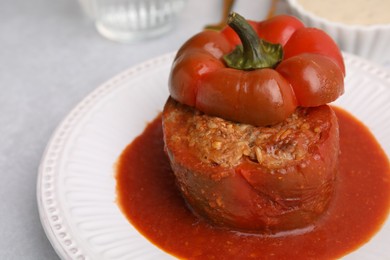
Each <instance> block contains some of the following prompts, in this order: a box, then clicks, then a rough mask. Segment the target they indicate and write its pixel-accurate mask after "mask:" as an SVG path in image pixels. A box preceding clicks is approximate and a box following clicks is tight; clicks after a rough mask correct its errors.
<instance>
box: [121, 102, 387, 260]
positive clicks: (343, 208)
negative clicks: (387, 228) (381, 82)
mask: <svg viewBox="0 0 390 260" xmlns="http://www.w3.org/2000/svg"><path fill="white" fill-rule="evenodd" d="M335 111H336V114H337V117H338V120H339V125H340V149H341V154H340V170H339V175H338V179H337V184H336V192H335V194H334V197H333V198H332V201H331V204H330V207H329V209H328V210H327V212H326V213H325V214H324V215H323V216H322V217H321V218H320V220H318V221H317V222H315V223H313V224H312V226H309V227H307V228H305V229H302V230H294V231H289V232H283V233H278V234H275V235H273V236H263V235H261V234H245V233H240V232H236V231H232V230H228V229H223V228H217V227H213V226H211V225H209V224H208V223H207V222H206V221H205V220H203V219H201V218H199V217H197V216H195V215H194V214H192V212H191V211H190V209H188V207H187V205H186V203H185V201H184V200H183V198H182V197H181V195H180V193H179V191H178V190H177V189H176V186H175V180H174V175H173V173H172V171H171V168H170V165H169V161H168V158H167V156H166V155H165V153H164V142H163V137H162V136H163V134H162V127H161V117H160V116H159V117H157V118H156V119H155V120H154V121H153V122H151V123H150V124H149V125H148V126H147V127H146V129H145V131H144V132H143V133H142V134H141V135H140V136H139V137H138V138H136V139H135V140H134V141H133V142H132V143H131V144H130V145H129V146H128V147H127V148H126V149H125V151H124V152H123V153H122V155H121V157H120V159H119V164H118V172H117V176H116V177H117V194H118V203H119V206H120V207H121V209H122V211H123V213H124V214H125V215H126V217H127V218H128V220H129V221H130V222H131V223H132V225H134V226H135V227H136V228H137V229H138V230H139V231H140V232H141V233H142V234H143V235H144V236H145V237H147V238H148V239H149V240H150V241H151V242H152V243H154V244H155V245H156V246H158V247H160V248H161V249H163V250H164V251H166V252H168V253H169V254H172V255H173V256H176V257H179V258H186V259H251V258H252V259H270V258H272V259H296V258H299V259H329V258H338V257H341V256H343V255H346V254H348V253H349V252H351V251H353V250H356V249H357V248H358V247H359V246H361V245H363V244H364V243H366V242H367V241H369V240H370V238H371V237H372V236H373V235H374V234H375V233H376V232H377V231H378V230H379V229H380V227H381V225H382V224H383V223H384V221H385V220H386V218H387V216H388V213H389V208H390V166H389V160H388V158H387V156H386V154H385V153H384V151H383V150H382V148H381V147H380V145H379V144H378V143H377V141H376V140H375V138H374V137H373V136H372V134H371V133H370V132H369V130H368V129H367V128H366V127H365V126H364V125H362V124H361V123H360V122H359V121H357V120H356V119H354V118H353V117H352V116H351V115H349V114H348V113H347V112H345V111H343V110H341V109H339V108H335Z"/></svg>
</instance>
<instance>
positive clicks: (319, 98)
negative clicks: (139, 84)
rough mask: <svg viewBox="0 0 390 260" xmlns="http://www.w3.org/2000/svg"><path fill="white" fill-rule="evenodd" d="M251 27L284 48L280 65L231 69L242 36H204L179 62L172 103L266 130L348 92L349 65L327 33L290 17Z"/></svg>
mask: <svg viewBox="0 0 390 260" xmlns="http://www.w3.org/2000/svg"><path fill="white" fill-rule="evenodd" d="M249 25H250V26H249ZM249 25H248V26H249V27H252V28H253V30H254V31H255V33H256V34H257V35H258V37H259V38H260V41H263V40H264V41H266V44H268V43H267V42H269V43H274V44H280V47H281V49H282V53H283V56H282V58H281V60H280V61H278V62H276V63H274V64H271V65H270V66H268V67H267V66H265V67H264V68H244V69H237V68H231V67H229V66H228V65H227V62H226V55H229V54H230V53H232V52H233V51H234V50H235V49H236V47H237V46H238V45H241V37H239V36H238V35H237V34H236V32H235V31H234V30H233V29H232V28H231V27H226V28H225V29H223V30H222V31H220V32H218V31H207V30H206V31H203V32H200V33H198V34H197V35H195V36H193V37H192V38H190V39H189V40H188V41H187V42H185V43H184V45H183V46H182V47H181V48H180V49H179V51H178V53H177V55H176V57H175V59H174V62H173V66H172V69H171V73H170V78H169V91H170V94H171V96H172V98H174V99H175V100H177V101H179V102H181V103H183V104H186V105H188V106H192V107H195V108H197V109H198V110H200V111H202V112H204V113H206V114H209V115H213V116H218V117H222V118H224V119H227V120H231V121H236V122H240V123H247V124H252V125H255V126H266V125H272V124H275V123H278V122H281V121H283V120H284V119H286V118H287V117H288V116H289V115H291V114H292V113H293V111H295V109H296V107H297V106H304V107H312V106H319V105H323V104H326V103H329V102H332V101H334V100H335V99H337V98H338V97H339V96H340V95H341V94H342V93H343V92H344V83H343V81H344V74H345V67H344V61H343V58H342V55H341V52H340V50H339V48H338V47H337V45H336V44H335V42H334V41H333V40H332V39H331V38H330V37H329V36H328V35H327V34H326V33H325V32H323V31H321V30H319V29H315V28H306V27H304V25H303V24H302V22H300V21H299V20H298V19H296V18H294V17H292V16H287V15H281V16H275V17H273V18H271V19H269V20H266V21H262V22H254V21H249ZM243 43H244V44H243V46H244V52H245V42H243ZM273 47H275V46H273ZM263 49H264V48H263ZM265 49H267V47H265ZM268 49H269V48H268ZM267 55H268V54H267V53H265V54H264V53H263V54H261V55H260V56H261V57H260V59H267V58H269V57H267ZM232 59H233V61H234V59H235V58H234V57H233V58H232ZM249 59H251V57H249ZM243 63H245V61H244V62H243Z"/></svg>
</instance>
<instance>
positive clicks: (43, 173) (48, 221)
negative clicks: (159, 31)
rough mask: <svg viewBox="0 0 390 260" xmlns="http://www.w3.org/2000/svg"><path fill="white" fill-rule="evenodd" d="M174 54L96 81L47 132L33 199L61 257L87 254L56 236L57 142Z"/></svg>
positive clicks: (367, 65) (377, 69)
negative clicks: (100, 105)
mask: <svg viewBox="0 0 390 260" xmlns="http://www.w3.org/2000/svg"><path fill="white" fill-rule="evenodd" d="M175 55H176V51H174V52H169V53H166V54H163V55H160V56H157V57H154V58H151V59H148V60H146V61H144V62H141V63H139V64H136V65H134V66H131V67H130V68H128V69H126V70H124V71H122V72H120V73H118V74H117V75H115V76H114V77H112V78H110V79H109V80H107V81H106V82H104V83H103V84H101V85H99V86H98V87H96V88H95V89H94V90H92V91H91V92H90V93H89V94H88V95H86V96H85V97H84V98H83V99H82V100H81V101H80V102H78V103H77V104H76V105H75V106H74V107H73V108H72V109H71V110H70V112H68V113H67V115H66V116H65V117H64V118H63V120H61V122H60V123H59V124H58V125H57V127H56V128H55V130H54V131H53V133H52V134H51V137H50V138H49V140H48V143H47V145H46V147H45V150H44V152H43V154H42V157H41V161H40V164H39V167H38V175H37V183H36V199H37V205H38V213H39V218H40V222H41V225H42V227H43V230H44V232H45V234H46V236H47V238H48V240H49V242H50V243H51V245H52V247H53V248H54V250H55V251H56V253H57V255H58V256H59V257H60V258H61V259H78V260H83V259H88V258H89V256H88V255H85V254H84V253H83V251H84V250H83V249H82V248H80V246H78V245H77V244H76V243H75V241H74V234H69V233H70V232H71V231H70V230H69V228H68V230H66V231H61V232H62V233H64V234H65V235H64V236H63V237H59V235H58V234H57V232H58V230H60V229H61V228H62V227H63V225H64V224H62V225H61V223H58V209H55V207H54V206H50V205H55V203H56V201H55V196H54V194H53V193H54V191H52V190H53V186H55V185H54V182H55V176H56V174H58V172H57V173H56V171H55V170H54V168H55V164H56V163H58V162H56V160H58V159H59V158H61V152H62V149H63V147H62V149H61V145H62V146H64V144H66V140H67V137H68V136H69V135H70V134H71V133H72V131H73V129H74V126H75V125H77V122H79V121H80V120H82V118H83V116H84V115H86V114H87V113H88V112H89V111H90V110H91V109H93V108H94V106H96V104H97V103H99V101H101V100H103V99H104V97H105V96H107V95H109V94H111V93H112V92H114V91H116V90H118V89H120V88H121V87H124V86H123V85H122V84H121V83H122V82H125V81H126V80H129V79H131V77H134V76H136V75H137V74H138V73H141V72H144V71H145V70H147V69H150V68H153V66H156V65H164V64H166V62H168V61H169V62H172V60H173V58H174V56H175ZM343 56H344V59H346V60H348V62H349V63H354V64H355V65H356V66H362V67H364V68H363V69H364V70H368V71H369V72H370V73H372V74H375V76H377V77H379V78H381V79H383V80H385V81H386V82H387V83H388V84H389V86H390V73H389V72H388V71H387V70H386V69H385V68H383V67H381V66H380V65H378V64H375V63H373V62H371V61H368V60H366V59H364V58H361V57H358V56H356V55H353V54H349V53H345V52H343ZM54 190H55V189H54ZM46 204H47V205H46Z"/></svg>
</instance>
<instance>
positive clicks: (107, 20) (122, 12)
mask: <svg viewBox="0 0 390 260" xmlns="http://www.w3.org/2000/svg"><path fill="white" fill-rule="evenodd" d="M185 2H186V0H80V3H81V5H82V6H83V8H84V10H85V11H86V13H87V14H88V15H89V16H91V18H92V19H94V21H95V25H96V28H97V30H98V31H99V32H100V34H102V35H103V36H105V37H106V38H108V39H111V40H114V41H118V42H134V41H139V40H144V39H149V38H153V37H157V36H160V35H162V34H164V33H166V32H168V31H169V30H171V29H172V27H173V25H174V21H175V19H176V17H177V15H178V14H179V13H180V11H181V10H182V9H183V7H184V4H185Z"/></svg>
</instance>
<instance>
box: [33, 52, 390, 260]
mask: <svg viewBox="0 0 390 260" xmlns="http://www.w3.org/2000/svg"><path fill="white" fill-rule="evenodd" d="M173 57H174V54H173V53H172V54H167V55H164V56H161V57H158V58H155V59H152V60H150V61H147V62H145V63H142V64H141V65H138V66H136V67H133V68H130V69H129V70H127V71H125V72H123V73H121V74H120V75H118V76H116V77H114V78H113V79H111V80H109V81H108V82H106V83H105V84H103V85H102V86H100V87H98V88H97V89H96V90H95V91H93V92H92V93H91V94H90V95H88V96H87V97H86V98H85V99H84V100H83V101H82V102H81V103H80V104H79V105H77V106H76V107H75V108H74V109H73V110H72V111H71V112H70V113H69V115H68V116H67V117H66V118H65V119H64V121H63V122H62V123H61V124H60V125H59V127H58V128H57V130H56V131H55V133H54V135H53V136H52V138H51V140H50V142H49V144H48V146H47V148H46V151H45V153H44V156H43V159H42V162H41V165H40V168H39V175H38V183H37V185H38V187H37V197H38V206H39V213H40V217H41V221H42V225H43V227H44V229H45V231H46V234H47V236H48V238H49V240H50V241H51V243H52V245H53V247H54V248H55V250H56V251H57V253H58V255H59V256H60V257H61V258H63V259H79V260H82V259H172V256H170V255H168V254H166V253H165V252H163V251H161V250H160V249H159V248H157V247H156V246H154V245H153V244H151V243H150V242H149V241H148V240H147V239H146V238H144V237H143V236H142V235H140V234H139V233H138V231H137V230H136V229H135V228H134V227H133V226H132V225H131V224H129V222H128V221H127V220H126V218H125V217H124V215H123V214H122V213H121V211H120V210H119V208H118V206H117V204H116V203H115V199H116V193H115V179H114V174H115V170H114V169H115V167H114V166H115V163H116V161H117V159H118V157H119V155H120V154H121V152H122V151H123V149H124V148H125V147H126V146H127V145H128V144H129V143H130V142H131V141H132V140H133V139H134V137H136V136H137V135H139V134H140V133H142V131H143V129H144V127H145V125H146V123H147V122H148V121H151V120H152V119H154V118H155V116H156V115H157V113H158V112H159V111H161V109H162V107H163V104H164V102H165V100H166V98H167V97H168V87H167V80H168V74H169V69H170V66H171V62H172V59H173ZM345 61H346V66H347V77H346V94H345V95H344V96H342V97H341V98H340V99H338V100H337V102H336V104H337V105H339V106H341V107H343V108H345V109H346V110H348V111H350V112H351V113H352V114H354V115H355V116H357V117H358V118H359V119H360V120H362V121H363V122H364V123H365V124H366V125H367V126H368V127H369V128H370V129H371V130H372V132H373V133H374V135H375V136H376V138H377V139H378V141H379V142H380V143H381V145H382V147H383V148H384V149H385V151H386V153H387V155H389V154H390V135H389V131H388V129H390V75H389V74H386V71H385V70H382V69H380V68H378V67H376V66H375V65H373V64H370V63H368V62H367V61H365V60H362V59H359V58H357V57H354V56H351V55H345ZM386 129H387V130H386ZM389 244H390V221H389V220H388V221H387V222H386V223H385V225H384V226H383V228H382V229H381V230H380V232H379V233H378V234H377V235H376V236H375V237H374V238H372V239H371V241H370V242H369V243H367V244H366V245H364V246H363V247H361V248H360V249H358V250H357V251H355V252H353V253H352V254H350V255H348V256H346V257H345V258H346V259H385V258H387V259H388V258H389V256H390V253H389V250H388V245H389Z"/></svg>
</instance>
